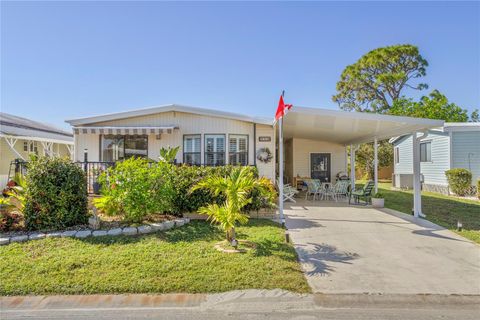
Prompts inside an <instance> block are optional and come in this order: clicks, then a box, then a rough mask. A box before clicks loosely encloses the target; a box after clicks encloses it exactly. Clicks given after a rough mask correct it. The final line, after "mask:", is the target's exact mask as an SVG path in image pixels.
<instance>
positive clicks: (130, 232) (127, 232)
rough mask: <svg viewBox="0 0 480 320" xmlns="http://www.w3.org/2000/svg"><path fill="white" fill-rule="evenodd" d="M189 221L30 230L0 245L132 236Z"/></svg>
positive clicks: (1, 238) (180, 224)
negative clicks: (60, 229)
mask: <svg viewBox="0 0 480 320" xmlns="http://www.w3.org/2000/svg"><path fill="white" fill-rule="evenodd" d="M189 222H190V219H189V218H180V219H175V220H172V221H165V222H161V223H158V222H155V223H149V224H144V225H141V226H138V227H123V228H112V229H102V230H94V229H83V230H66V231H50V232H37V231H36V232H32V233H29V234H28V235H14V236H6V237H0V245H7V244H10V243H15V242H25V241H30V240H38V239H45V238H58V237H70V238H79V239H82V238H88V237H104V236H120V235H124V236H134V235H138V234H140V235H141V234H149V233H154V232H157V231H165V230H168V229H172V228H174V227H181V226H183V225H185V224H187V223H189Z"/></svg>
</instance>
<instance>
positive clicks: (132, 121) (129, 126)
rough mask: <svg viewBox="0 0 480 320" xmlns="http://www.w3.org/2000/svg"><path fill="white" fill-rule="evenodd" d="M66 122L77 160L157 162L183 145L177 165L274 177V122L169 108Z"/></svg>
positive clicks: (175, 107)
mask: <svg viewBox="0 0 480 320" xmlns="http://www.w3.org/2000/svg"><path fill="white" fill-rule="evenodd" d="M67 122H68V123H70V124H71V125H72V126H73V132H74V141H75V146H76V148H75V161H78V162H83V161H85V159H86V160H87V161H90V162H115V161H119V160H122V159H125V158H128V157H131V156H137V157H145V158H149V159H152V160H158V157H159V155H160V149H161V148H162V147H179V151H178V153H177V157H176V162H177V163H185V164H188V165H207V166H220V165H225V164H231V165H251V166H257V168H258V171H259V174H260V175H262V176H266V177H268V178H270V179H274V177H275V135H274V130H273V126H272V122H271V120H267V119H262V118H255V117H249V116H245V115H240V114H235V113H230V112H222V111H218V110H211V109H205V108H195V107H188V106H181V105H167V106H160V107H153V108H148V109H140V110H134V111H129V112H120V113H115V114H109V115H103V116H97V117H89V118H83V119H75V120H68V121H67Z"/></svg>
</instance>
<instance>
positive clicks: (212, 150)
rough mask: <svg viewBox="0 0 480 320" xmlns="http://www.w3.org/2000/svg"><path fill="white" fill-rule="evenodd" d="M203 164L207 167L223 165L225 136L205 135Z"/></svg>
mask: <svg viewBox="0 0 480 320" xmlns="http://www.w3.org/2000/svg"><path fill="white" fill-rule="evenodd" d="M205 164H206V165H208V166H223V165H225V135H224V134H206V135H205Z"/></svg>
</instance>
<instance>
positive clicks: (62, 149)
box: [0, 112, 73, 189]
mask: <svg viewBox="0 0 480 320" xmlns="http://www.w3.org/2000/svg"><path fill="white" fill-rule="evenodd" d="M31 153H35V154H38V155H47V156H52V157H55V156H61V157H72V155H73V134H72V133H70V132H66V131H63V130H61V129H58V128H56V127H53V126H51V125H47V124H44V123H40V122H37V121H33V120H30V119H27V118H23V117H18V116H14V115H11V114H7V113H3V112H0V155H1V156H0V189H3V188H4V187H5V185H6V184H7V182H8V181H7V180H8V178H9V175H10V178H11V177H12V176H13V175H14V174H15V166H14V165H13V164H12V161H14V160H19V161H20V162H22V161H27V160H28V156H29V154H31ZM17 170H18V166H17Z"/></svg>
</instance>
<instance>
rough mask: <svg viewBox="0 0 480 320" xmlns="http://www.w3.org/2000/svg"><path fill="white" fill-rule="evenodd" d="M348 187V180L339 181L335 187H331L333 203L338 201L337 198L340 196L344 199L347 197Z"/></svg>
mask: <svg viewBox="0 0 480 320" xmlns="http://www.w3.org/2000/svg"><path fill="white" fill-rule="evenodd" d="M349 185H350V181H348V180H339V181H337V183H335V185H334V186H333V188H332V189H333V190H332V193H333V198H334V199H335V201H338V198H339V197H340V196H345V198H346V197H347V196H348V186H349Z"/></svg>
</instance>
